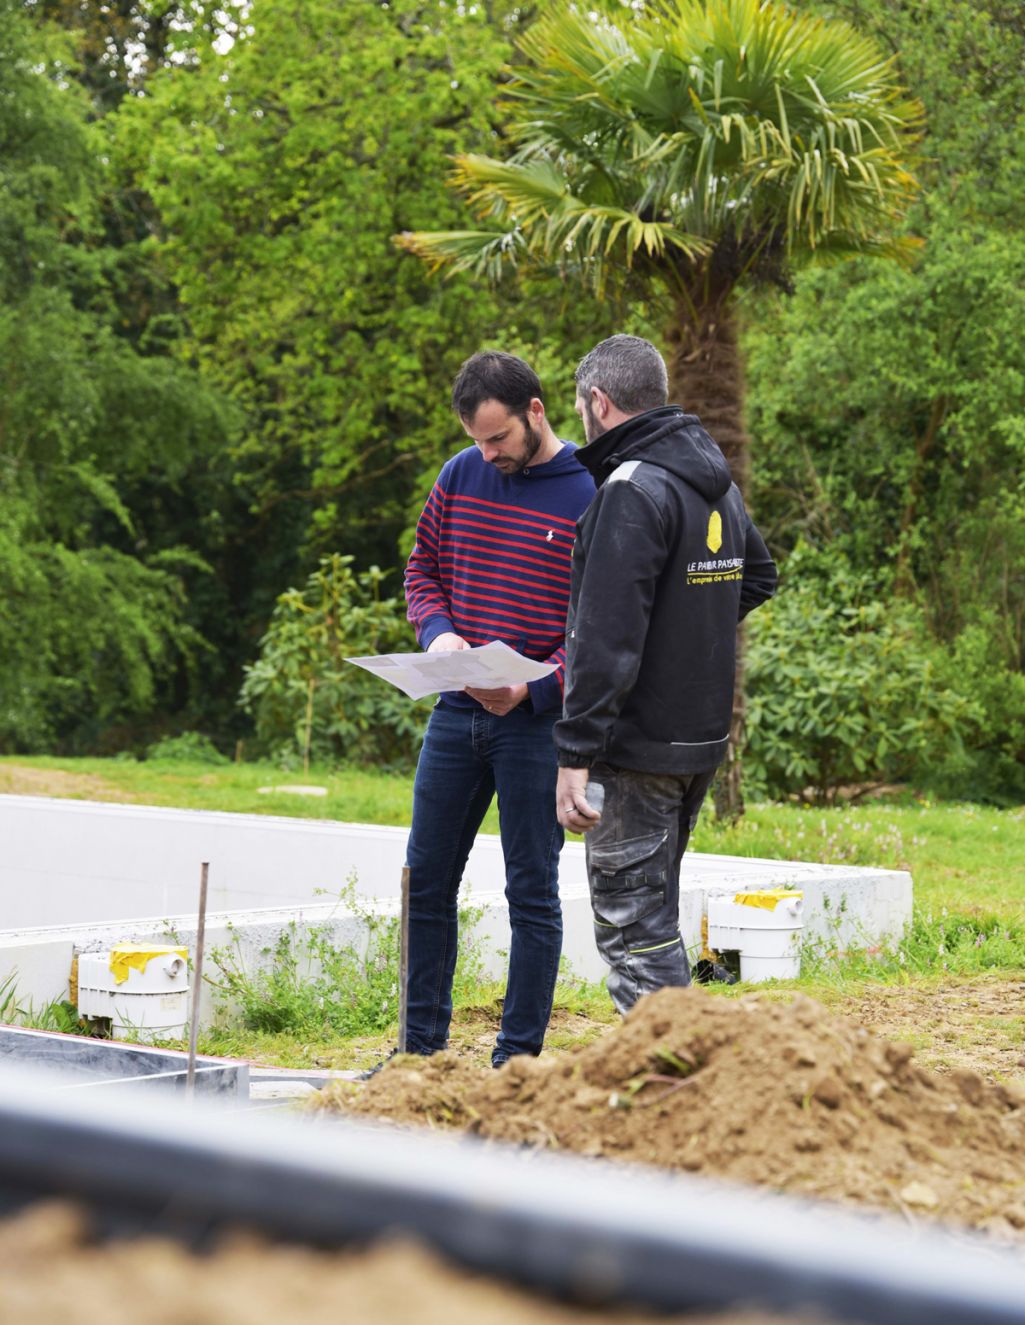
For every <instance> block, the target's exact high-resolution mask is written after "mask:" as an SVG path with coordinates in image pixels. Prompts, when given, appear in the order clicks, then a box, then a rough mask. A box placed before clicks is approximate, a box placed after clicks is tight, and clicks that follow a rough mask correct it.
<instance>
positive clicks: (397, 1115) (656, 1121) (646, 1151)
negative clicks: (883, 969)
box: [314, 979, 1025, 1243]
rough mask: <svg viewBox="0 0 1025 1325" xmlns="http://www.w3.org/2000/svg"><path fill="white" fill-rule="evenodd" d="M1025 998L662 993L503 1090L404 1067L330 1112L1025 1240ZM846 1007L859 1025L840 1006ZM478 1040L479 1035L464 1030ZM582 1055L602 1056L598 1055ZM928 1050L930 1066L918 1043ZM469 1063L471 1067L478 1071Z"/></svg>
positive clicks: (947, 988) (992, 987)
mask: <svg viewBox="0 0 1025 1325" xmlns="http://www.w3.org/2000/svg"><path fill="white" fill-rule="evenodd" d="M1023 994H1025V985H1023V983H1022V981H1020V980H1011V981H1007V980H1005V981H1000V980H996V979H993V980H987V981H979V982H971V983H968V982H964V983H958V984H956V985H955V984H944V985H937V986H935V987H934V988H933V989H931V990H929V991H926V990H924V989H915V990H907V989H897V988H889V987H886V988H879V989H875V990H871V991H869V992H868V994H867V995H866V994H865V993H864V992H862V994H860V995H859V996H858V999H857V1000H856V1001H855V1000H853V998H852V996H850V995H846V996H844V997H840V998H838V999H837V1007H835V1008H832V1009H830V1008H826V1007H824V1006H823V1005H822V1004H821V1003H819V1002H816V1001H815V1000H813V999H810V998H808V997H806V996H804V995H801V994H798V995H796V996H794V995H787V996H786V997H781V996H779V995H776V994H771V993H766V994H760V993H746V994H743V995H741V996H740V997H732V998H730V997H722V996H716V995H714V994H709V993H707V992H706V991H705V990H703V989H700V988H694V989H688V990H662V991H660V992H659V993H658V994H655V995H653V996H651V997H650V998H648V999H646V1000H644V1001H643V1002H642V1003H641V1004H639V1005H638V1007H637V1008H636V1009H634V1011H633V1012H632V1013H631V1014H630V1016H629V1017H628V1018H627V1019H626V1020H625V1021H624V1022H622V1023H615V1024H613V1025H611V1026H606V1027H604V1028H601V1029H597V1033H596V1034H595V1035H594V1036H593V1038H591V1039H590V1043H580V1044H578V1045H577V1046H576V1047H573V1048H568V1049H564V1050H561V1051H557V1052H553V1053H550V1054H546V1055H544V1056H542V1057H541V1058H540V1059H536V1060H534V1059H527V1058H520V1059H514V1060H513V1061H512V1062H511V1063H510V1064H509V1065H507V1066H506V1067H505V1068H502V1069H501V1070H499V1071H493V1070H491V1069H490V1068H488V1067H487V1065H486V1060H484V1059H483V1058H482V1051H483V1050H484V1048H485V1044H484V1043H483V1042H484V1041H485V1039H486V1038H487V1039H488V1040H489V1039H490V1036H489V1035H487V1036H486V1033H485V1031H484V1029H483V1028H482V1027H481V1026H479V1025H478V1026H475V1027H473V1028H472V1031H471V1038H472V1041H473V1043H472V1045H470V1046H467V1047H466V1049H464V1052H460V1051H459V1047H458V1044H457V1047H456V1048H455V1049H453V1050H450V1051H449V1052H448V1053H446V1054H442V1055H437V1056H435V1057H434V1058H431V1059H414V1058H402V1059H399V1060H397V1061H396V1062H394V1063H392V1064H390V1065H389V1066H387V1067H386V1068H385V1069H384V1070H383V1071H381V1072H380V1073H378V1074H377V1075H376V1076H374V1077H373V1078H372V1079H371V1080H370V1081H368V1082H366V1083H365V1084H362V1085H352V1084H349V1083H341V1082H340V1083H336V1084H334V1085H332V1086H331V1087H328V1088H326V1089H325V1091H324V1092H322V1093H321V1094H320V1095H319V1096H318V1097H317V1098H316V1100H315V1101H314V1103H315V1105H319V1107H320V1108H321V1109H326V1110H338V1111H340V1112H342V1113H345V1114H352V1115H355V1116H361V1117H372V1118H374V1119H379V1120H384V1121H387V1122H389V1123H391V1124H393V1125H401V1126H417V1125H420V1126H428V1127H432V1128H435V1129H439V1130H452V1129H455V1130H462V1131H465V1132H468V1133H471V1134H475V1135H478V1136H481V1137H484V1138H491V1139H494V1140H500V1141H504V1142H507V1143H513V1144H516V1145H524V1146H531V1147H536V1148H539V1149H549V1150H561V1151H568V1152H574V1153H577V1154H582V1155H587V1156H593V1157H595V1158H601V1159H612V1160H619V1161H621V1160H627V1161H634V1162H641V1163H645V1164H653V1165H657V1166H659V1167H664V1168H668V1169H677V1170H684V1171H687V1172H693V1173H702V1174H706V1175H709V1176H712V1177H718V1178H723V1179H727V1180H733V1181H738V1182H742V1183H749V1184H756V1185H759V1186H768V1187H770V1188H772V1189H775V1190H777V1191H782V1192H788V1193H791V1194H796V1195H803V1196H811V1197H816V1198H824V1199H826V1200H831V1201H838V1202H842V1203H846V1204H852V1205H856V1206H869V1207H872V1208H875V1209H879V1210H886V1211H889V1212H892V1213H897V1214H898V1215H899V1216H900V1217H902V1218H904V1219H905V1220H907V1221H908V1222H909V1223H912V1224H914V1223H917V1222H918V1221H920V1220H940V1221H943V1222H945V1223H947V1224H949V1225H952V1226H955V1227H961V1228H966V1229H967V1228H972V1229H975V1230H980V1231H983V1232H985V1233H986V1234H987V1235H989V1236H991V1237H993V1238H995V1239H997V1240H999V1241H1001V1242H1009V1243H1017V1242H1020V1241H1023V1240H1025V1060H1023V1051H1022V1047H1021V1035H1020V1025H1021V1014H1022V1010H1023ZM845 1000H846V1001H847V1006H843V1004H844V1002H845ZM465 1029H466V1028H464V1030H465ZM585 1038H587V1037H585ZM922 1039H927V1040H928V1047H927V1048H925V1049H923V1050H920V1051H919V1052H918V1053H916V1051H915V1041H916V1040H917V1041H920V1040H922ZM467 1050H468V1051H467Z"/></svg>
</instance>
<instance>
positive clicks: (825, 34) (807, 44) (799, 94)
mask: <svg viewBox="0 0 1025 1325" xmlns="http://www.w3.org/2000/svg"><path fill="white" fill-rule="evenodd" d="M521 46H522V50H523V53H524V54H525V55H526V56H527V61H528V62H527V64H526V65H520V66H517V67H516V69H515V71H514V72H513V79H512V83H511V88H510V92H509V96H510V109H511V114H512V124H511V133H512V134H513V137H514V141H515V154H514V156H513V157H512V159H511V160H509V161H505V162H500V161H495V160H493V159H491V158H489V157H483V156H467V157H462V158H459V160H458V162H457V166H456V173H455V181H456V184H457V186H458V188H459V189H460V190H461V192H462V193H463V194H464V195H465V196H466V198H467V199H468V201H469V203H470V205H471V207H472V209H473V210H474V212H475V213H476V214H477V216H478V217H479V218H480V219H481V221H482V223H483V227H484V228H483V229H482V231H481V233H480V236H479V237H478V238H476V239H474V240H472V241H471V239H470V234H471V232H465V233H460V234H456V235H455V236H448V237H447V238H446V240H445V243H444V245H442V246H441V247H438V246H437V245H435V246H434V247H433V248H431V247H430V246H427V247H425V248H424V249H423V252H424V256H426V257H427V259H428V260H429V261H435V262H436V261H439V260H444V261H452V262H467V263H470V264H472V265H473V269H475V270H487V271H489V272H494V271H497V270H499V269H501V267H502V266H504V265H508V262H509V261H510V260H515V259H516V257H517V256H519V257H525V256H529V257H530V258H531V260H533V261H549V262H551V261H556V262H562V261H565V260H568V258H569V256H570V255H571V254H576V255H577V257H578V258H579V259H580V261H581V262H582V263H583V264H584V265H585V266H586V267H587V269H588V271H590V272H594V273H598V277H597V279H601V276H600V273H601V271H602V269H603V267H604V266H605V265H607V264H609V263H611V262H616V263H622V264H625V265H626V267H627V268H629V267H630V265H631V264H633V263H645V264H647V265H648V266H649V267H650V268H651V270H653V271H658V270H662V271H664V272H665V273H666V274H667V276H668V277H669V278H670V279H675V278H676V276H677V274H678V273H679V271H680V269H681V266H682V267H686V266H688V265H692V266H693V265H694V264H700V263H701V262H702V261H703V260H704V258H705V257H706V256H707V255H708V253H709V252H710V251H712V249H713V248H715V247H716V245H717V244H718V243H719V241H720V240H721V239H722V238H723V237H724V236H725V235H729V236H731V242H733V241H736V242H738V243H740V245H741V246H742V247H743V245H744V243H745V242H749V247H750V249H751V251H752V252H757V248H758V245H760V244H763V243H764V236H765V235H766V234H772V235H773V236H774V237H776V238H775V239H774V244H777V246H778V243H782V245H783V247H784V248H785V250H786V251H787V252H789V253H790V254H791V255H792V256H794V255H799V254H801V253H822V254H827V253H829V254H832V253H836V252H839V251H841V250H850V251H862V252H878V251H882V250H884V249H885V250H886V251H892V249H893V244H894V241H893V240H892V238H891V236H892V235H893V233H894V232H895V230H896V229H897V228H899V225H900V222H901V219H902V217H903V216H904V215H905V214H906V211H907V207H908V203H909V201H910V200H911V198H912V197H913V196H914V192H915V189H916V183H915V180H914V178H913V176H912V174H911V171H910V168H909V164H908V160H909V154H910V152H911V149H912V147H913V144H914V142H915V140H916V137H917V135H918V133H919V130H920V126H921V110H920V107H919V106H918V105H917V103H916V102H914V101H913V100H911V99H910V98H909V97H907V95H906V94H905V93H904V91H903V89H902V88H901V87H900V84H899V80H898V78H897V74H896V70H895V67H894V64H893V61H892V60H891V59H889V58H887V57H886V56H885V55H884V54H883V53H882V52H881V51H880V50H879V48H878V47H877V46H876V45H875V44H874V43H873V42H872V41H870V40H869V39H867V38H865V37H863V36H861V35H860V34H859V33H857V32H855V31H854V30H853V29H852V28H850V27H849V26H848V25H847V24H845V23H842V22H838V21H834V20H829V21H826V20H824V19H821V18H818V17H816V16H814V15H812V14H809V13H808V12H806V11H802V12H800V13H795V12H793V11H790V10H787V9H785V8H783V6H782V5H780V4H776V3H773V2H772V0H647V3H646V4H645V5H644V6H642V7H641V8H639V9H637V10H634V9H632V8H629V7H625V6H623V5H622V4H621V3H618V0H589V3H588V5H587V6H586V7H585V6H584V5H582V4H577V3H574V0H556V3H555V4H553V5H552V6H551V7H550V8H548V9H547V10H546V12H545V13H544V15H543V16H542V17H541V19H540V20H539V21H538V22H537V23H536V24H535V25H534V26H533V27H532V28H531V29H530V31H529V32H528V33H527V35H526V36H525V37H524V38H523V40H522V43H521ZM499 232H500V233H499ZM512 236H515V239H513V238H512ZM745 236H747V237H749V239H748V240H746V239H745ZM419 242H421V243H422V244H426V240H424V239H423V237H420V241H419ZM475 245H476V247H474V246H475ZM503 245H505V247H504V248H503ZM442 253H443V254H444V256H443V257H439V255H442ZM745 269H746V268H745Z"/></svg>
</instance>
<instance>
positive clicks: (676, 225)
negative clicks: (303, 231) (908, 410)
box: [397, 0, 921, 819]
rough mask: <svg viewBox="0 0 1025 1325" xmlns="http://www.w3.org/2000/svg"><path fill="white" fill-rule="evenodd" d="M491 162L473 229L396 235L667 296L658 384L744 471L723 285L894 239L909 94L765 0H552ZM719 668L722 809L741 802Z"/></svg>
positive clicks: (738, 727) (769, 276)
mask: <svg viewBox="0 0 1025 1325" xmlns="http://www.w3.org/2000/svg"><path fill="white" fill-rule="evenodd" d="M520 46H521V49H522V52H523V54H524V55H525V56H526V58H527V63H526V65H521V66H517V68H516V69H515V70H514V71H513V81H512V84H511V87H510V92H511V95H512V97H513V99H514V100H513V108H512V110H513V113H512V117H511V118H512V124H511V128H510V133H511V137H512V141H513V143H514V145H515V149H516V150H515V152H514V154H513V155H512V157H511V158H510V159H509V160H508V161H498V160H495V159H493V158H491V157H487V156H461V157H459V158H457V162H456V170H455V183H456V185H457V187H458V188H460V189H461V190H462V191H463V192H464V193H465V194H466V196H467V198H468V200H469V203H470V205H471V207H472V208H473V210H474V211H475V213H476V214H477V215H478V217H479V219H480V220H481V222H482V226H481V228H480V229H478V230H466V231H449V232H445V233H416V234H405V235H402V236H399V237H398V240H397V242H399V243H400V244H401V245H402V246H403V247H405V248H407V249H409V250H410V251H411V252H413V253H416V254H418V255H419V256H420V257H422V258H424V259H426V260H427V261H428V262H429V263H431V264H432V265H433V266H435V267H443V266H448V267H450V268H452V269H455V270H464V271H466V270H469V271H473V272H476V273H478V274H480V275H482V276H486V277H488V278H489V279H496V278H498V277H499V276H501V275H502V273H503V272H504V271H505V270H506V268H507V267H509V266H515V265H517V264H518V263H521V262H526V263H531V264H536V265H540V266H542V267H545V266H547V267H555V268H556V269H558V270H559V271H560V272H561V274H562V275H563V278H564V279H571V280H579V281H582V282H585V283H586V284H587V285H589V286H590V288H591V289H592V291H593V292H594V293H595V294H596V295H598V296H603V295H604V294H605V293H606V290H607V288H608V287H609V286H619V287H621V289H622V291H623V293H625V294H627V295H630V294H633V295H637V296H640V297H642V298H644V299H645V300H646V301H648V302H649V303H652V302H654V303H655V304H656V306H657V305H658V304H661V305H662V306H663V307H664V309H665V341H666V345H665V348H666V350H667V351H668V353H667V358H668V361H669V375H670V393H671V394H670V399H671V400H673V401H675V402H676V403H678V404H681V405H683V406H684V407H685V408H686V409H688V410H691V411H693V412H694V413H696V414H698V415H699V416H700V418H701V420H702V422H703V423H704V425H705V427H706V428H707V429H708V431H709V432H710V433H711V435H712V436H713V437H714V438H715V439H716V441H717V442H718V443H719V445H720V446H721V447H722V450H723V452H724V454H725V456H726V458H727V460H728V461H729V463H730V467H731V469H732V471H733V476H734V479H735V480H736V482H737V483H738V484H739V486H740V487H741V489H745V488H746V486H747V478H748V471H749V463H750V462H749V443H748V439H747V435H746V432H745V429H744V422H743V399H744V391H743V372H742V365H741V361H740V354H739V348H738V339H737V316H736V310H735V302H736V299H735V296H736V293H737V291H738V290H739V289H740V288H741V287H743V286H745V285H750V284H755V283H759V282H769V283H774V284H776V285H778V286H781V287H782V288H784V289H786V288H788V287H789V283H790V272H791V271H792V269H793V268H794V267H795V266H796V265H798V264H799V263H801V262H804V261H808V260H811V259H816V258H818V259H825V258H830V259H833V258H838V257H842V256H850V255H855V254H881V255H888V256H891V257H895V258H897V259H904V258H907V257H909V256H910V255H911V254H912V253H913V252H914V250H915V246H916V245H915V241H914V240H912V239H910V238H907V237H904V236H901V235H899V233H898V231H899V227H900V225H901V223H902V221H903V220H904V217H905V215H906V212H907V208H908V206H909V204H910V202H911V200H912V199H913V197H914V194H915V187H916V186H915V181H914V179H913V177H912V176H911V174H910V172H909V170H908V166H907V160H908V157H909V154H910V151H911V149H912V146H913V144H914V142H915V140H916V138H917V133H918V129H919V125H920V119H921V112H920V107H919V105H918V103H917V102H915V101H913V100H911V99H909V98H908V97H907V96H906V95H905V94H904V93H903V91H902V89H901V87H900V85H899V82H898V79H897V75H896V71H895V68H894V64H893V61H892V59H888V58H886V57H885V56H884V55H883V53H882V52H881V51H880V50H879V48H878V47H877V46H876V45H875V44H874V43H873V42H872V41H871V40H869V39H868V38H865V37H863V36H861V35H859V34H858V33H857V32H856V31H855V30H854V29H853V28H851V27H850V26H849V25H848V24H846V23H843V22H839V21H835V20H830V21H825V20H822V19H819V18H815V17H812V16H810V15H807V14H796V13H793V12H791V11H790V10H787V9H785V8H783V6H782V5H779V4H773V3H770V2H769V0H638V3H635V4H633V5H632V6H625V5H623V4H621V3H616V2H615V0H577V3H573V2H572V0H570V2H567V0H559V2H558V3H556V4H555V5H554V7H553V8H552V9H551V10H550V11H549V12H548V14H547V15H546V16H545V17H543V18H542V19H541V20H540V21H539V22H538V23H537V24H536V25H535V26H534V27H533V28H531V29H530V30H529V32H528V33H527V34H526V36H525V37H524V38H523V39H522V40H521V43H520ZM740 670H741V669H740V667H739V666H738V678H737V687H736V694H737V701H736V707H735V711H734V722H733V731H732V739H731V742H730V756H729V758H728V760H727V765H726V768H725V770H724V771H723V773H722V774H721V775H720V778H719V780H718V782H717V786H716V797H715V799H716V808H717V811H718V813H719V814H720V816H722V817H725V818H729V819H733V818H736V817H738V816H739V814H741V813H742V812H743V800H742V797H741V791H740V765H739V759H738V757H737V751H738V749H739V746H740V743H741V739H742V733H743V720H744V699H743V685H742V678H741V675H740Z"/></svg>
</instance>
